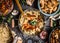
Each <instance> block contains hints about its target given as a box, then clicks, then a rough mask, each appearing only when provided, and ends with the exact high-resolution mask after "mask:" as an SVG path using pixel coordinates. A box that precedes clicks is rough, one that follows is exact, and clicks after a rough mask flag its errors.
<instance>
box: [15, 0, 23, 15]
mask: <svg viewBox="0 0 60 43" xmlns="http://www.w3.org/2000/svg"><path fill="white" fill-rule="evenodd" d="M15 1H16V4H17V6H18V8H19V10H20V12H21V13H22V14H24V11H23V10H22V7H21V4H20V3H19V1H18V0H15Z"/></svg>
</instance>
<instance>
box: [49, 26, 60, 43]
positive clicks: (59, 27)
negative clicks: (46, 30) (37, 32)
mask: <svg viewBox="0 0 60 43" xmlns="http://www.w3.org/2000/svg"><path fill="white" fill-rule="evenodd" d="M57 28H58V29H59V30H60V26H57V27H55V28H53V30H52V31H51V33H50V35H49V43H50V41H51V39H50V38H51V34H52V32H54V31H55V30H56V29H57Z"/></svg>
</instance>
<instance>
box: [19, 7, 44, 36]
mask: <svg viewBox="0 0 60 43" xmlns="http://www.w3.org/2000/svg"><path fill="white" fill-rule="evenodd" d="M43 26H44V22H43V18H42V16H41V15H40V12H39V11H38V10H36V9H32V8H29V9H27V10H25V11H24V14H21V16H20V17H19V27H20V29H21V31H22V33H23V34H26V35H35V34H36V33H38V32H41V30H42V28H43Z"/></svg>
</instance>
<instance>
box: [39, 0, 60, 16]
mask: <svg viewBox="0 0 60 43" xmlns="http://www.w3.org/2000/svg"><path fill="white" fill-rule="evenodd" d="M58 1H59V0H58ZM39 2H40V0H38V8H39V10H40V12H41V13H42V14H44V15H46V16H54V15H55V14H57V13H58V12H59V10H60V4H59V5H58V9H57V10H56V11H55V12H54V13H52V14H47V13H44V12H43V11H42V9H41V6H40V3H39ZM59 2H60V1H59Z"/></svg>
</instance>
